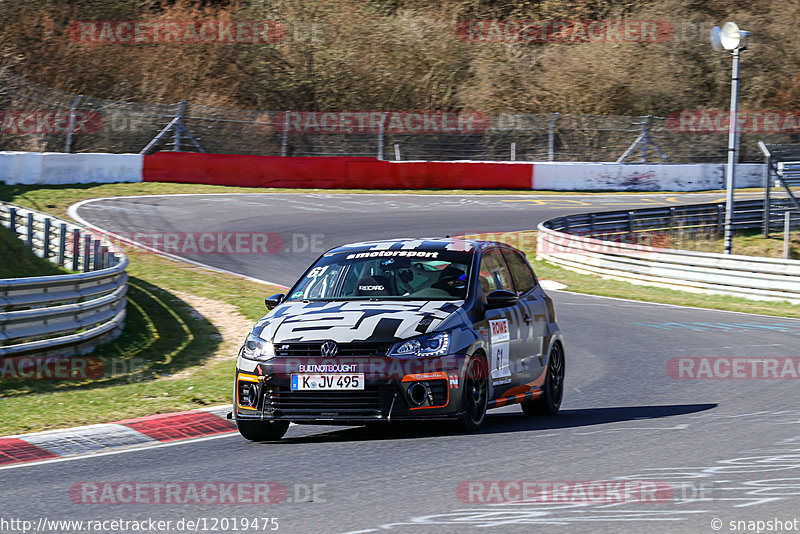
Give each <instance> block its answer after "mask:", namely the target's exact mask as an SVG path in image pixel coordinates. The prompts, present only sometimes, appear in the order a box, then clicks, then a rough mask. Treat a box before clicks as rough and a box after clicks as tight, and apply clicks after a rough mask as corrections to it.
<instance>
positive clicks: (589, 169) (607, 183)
mask: <svg viewBox="0 0 800 534" xmlns="http://www.w3.org/2000/svg"><path fill="white" fill-rule="evenodd" d="M763 172H764V166H763V165H762V164H760V163H747V164H739V165H737V166H736V184H735V185H736V187H737V188H745V187H761V186H762V185H763V184H762V180H763ZM531 188H532V189H537V190H547V191H600V190H612V191H704V190H708V189H724V188H725V164H723V163H698V164H694V163H679V164H618V163H572V162H561V161H559V162H542V163H539V162H536V163H534V173H533V184H532V186H531Z"/></svg>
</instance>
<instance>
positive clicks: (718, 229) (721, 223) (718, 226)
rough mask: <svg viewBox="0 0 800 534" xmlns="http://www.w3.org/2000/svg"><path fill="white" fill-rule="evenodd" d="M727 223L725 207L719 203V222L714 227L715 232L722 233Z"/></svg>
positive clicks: (716, 233)
mask: <svg viewBox="0 0 800 534" xmlns="http://www.w3.org/2000/svg"><path fill="white" fill-rule="evenodd" d="M724 225H725V208H724V207H723V206H722V204H717V224H716V227H715V228H714V234H715V235H720V234H721V233H722V231H723V229H724Z"/></svg>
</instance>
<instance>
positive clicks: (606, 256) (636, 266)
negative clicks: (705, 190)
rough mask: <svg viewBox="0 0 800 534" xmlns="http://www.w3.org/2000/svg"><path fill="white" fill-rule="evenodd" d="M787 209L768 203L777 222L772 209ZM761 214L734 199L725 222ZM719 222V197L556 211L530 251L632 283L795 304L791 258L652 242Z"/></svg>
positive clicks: (795, 271) (798, 274)
mask: <svg viewBox="0 0 800 534" xmlns="http://www.w3.org/2000/svg"><path fill="white" fill-rule="evenodd" d="M788 208H789V204H788V201H786V200H782V199H779V200H777V201H774V202H773V203H772V205H771V212H772V213H773V214H775V217H774V218H773V219H772V220H773V221H778V220H782V219H783V218H782V217H781V216H780V215H777V214H778V212H780V213H781V214H782V213H783V212H785V211H786V209H788ZM763 213H764V207H763V203H762V202H761V201H742V202H736V203H735V207H734V218H733V226H734V228H735V229H747V228H758V227H760V225H761V223H762V221H763ZM798 219H800V217H798ZM723 224H724V204H721V203H720V204H697V205H690V206H680V207H673V208H648V209H641V210H633V211H612V212H606V213H590V214H581V215H570V216H566V217H558V218H555V219H551V220H549V221H545V222H543V223H541V224H540V225H539V228H538V230H539V234H538V243H537V256H538V257H540V258H543V259H545V260H547V261H549V262H551V263H554V264H556V265H560V266H562V267H565V268H567V269H571V270H574V271H579V272H584V273H591V274H597V275H601V276H604V277H608V278H615V279H619V280H625V281H628V282H633V283H638V284H645V285H656V286H663V287H669V288H672V289H680V290H685V291H693V292H702V293H713V294H727V295H735V296H740V297H746V298H752V299H761V300H788V301H790V302H792V303H800V261H798V260H781V259H775V258H761V257H754V256H738V255H728V254H716V253H707V252H695V251H689V250H675V249H669V248H661V247H658V246H657V245H658V243H659V242H661V241H662V238H664V237H667V236H670V235H675V234H676V233H679V232H698V231H705V232H709V233H712V234H714V233H720V232H721V231H722V228H723ZM776 226H777V224H776Z"/></svg>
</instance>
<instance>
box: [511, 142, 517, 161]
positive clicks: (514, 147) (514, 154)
mask: <svg viewBox="0 0 800 534" xmlns="http://www.w3.org/2000/svg"><path fill="white" fill-rule="evenodd" d="M516 159H517V143H511V161H516Z"/></svg>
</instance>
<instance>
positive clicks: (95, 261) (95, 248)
mask: <svg viewBox="0 0 800 534" xmlns="http://www.w3.org/2000/svg"><path fill="white" fill-rule="evenodd" d="M99 269H100V240H99V239H92V270H93V271H97V270H99Z"/></svg>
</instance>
